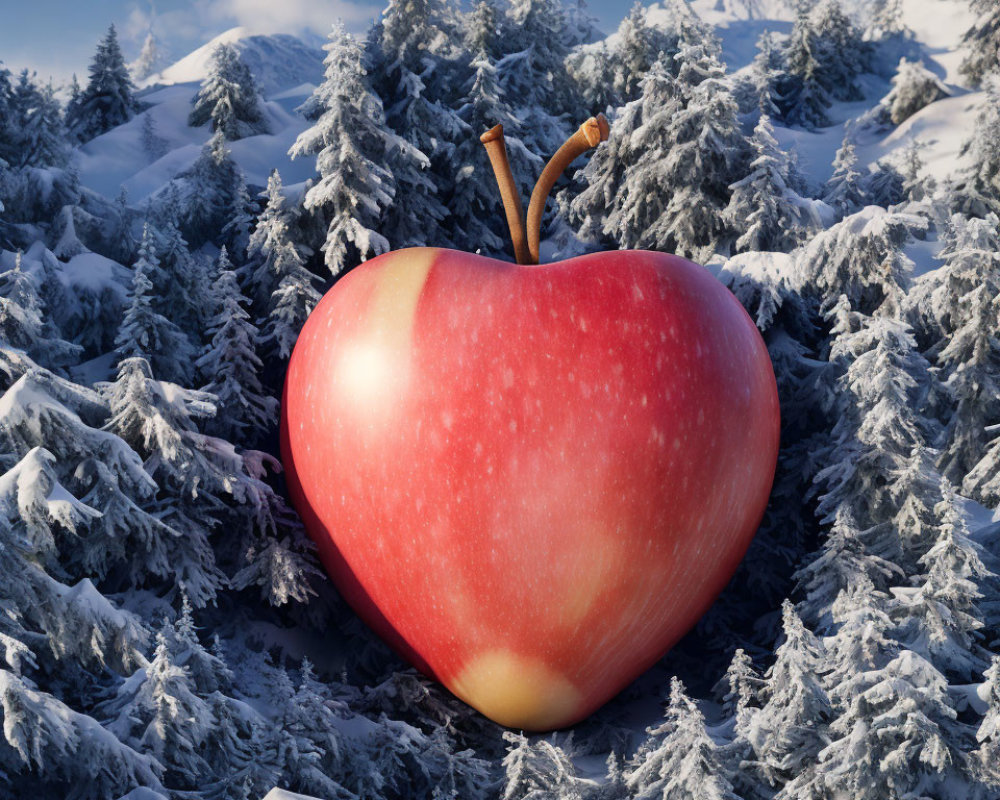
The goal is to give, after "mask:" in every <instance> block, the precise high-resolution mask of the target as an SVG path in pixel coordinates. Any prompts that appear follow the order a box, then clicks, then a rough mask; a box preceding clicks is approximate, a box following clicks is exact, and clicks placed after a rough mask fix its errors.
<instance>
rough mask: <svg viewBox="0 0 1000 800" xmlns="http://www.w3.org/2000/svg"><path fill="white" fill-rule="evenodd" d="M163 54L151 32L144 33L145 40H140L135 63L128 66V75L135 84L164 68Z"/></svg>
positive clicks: (158, 42)
mask: <svg viewBox="0 0 1000 800" xmlns="http://www.w3.org/2000/svg"><path fill="white" fill-rule="evenodd" d="M164 62H165V59H164V54H163V51H162V48H161V47H160V41H159V40H158V39H157V38H156V35H155V34H154V33H153V31H152V30H150V31H148V32H147V33H146V38H145V39H143V40H142V49H141V50H140V51H139V55H138V56H137V57H136V59H135V61H133V62H132V63H131V64H129V65H128V71H129V74H130V75H131V76H132V80H133V81H135V82H136V83H138V82H140V81H144V80H146V78H149V77H151V76H152V75H154V74H155V73H157V72H159V70H160V69H161V68H162V67H163V66H164Z"/></svg>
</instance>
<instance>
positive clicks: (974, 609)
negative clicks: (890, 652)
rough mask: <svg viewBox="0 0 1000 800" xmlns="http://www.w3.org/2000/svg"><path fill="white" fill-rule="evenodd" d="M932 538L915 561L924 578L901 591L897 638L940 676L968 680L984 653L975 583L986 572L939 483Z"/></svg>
mask: <svg viewBox="0 0 1000 800" xmlns="http://www.w3.org/2000/svg"><path fill="white" fill-rule="evenodd" d="M934 513H935V515H936V516H937V518H938V519H939V523H938V525H937V531H936V533H937V539H936V541H935V542H934V544H933V545H932V546H931V547H930V549H928V550H927V552H926V553H924V555H923V556H922V557H921V558H920V561H919V564H920V567H921V568H922V569H923V570H924V574H922V575H919V576H917V577H915V578H914V580H915V581H916V582H917V585H916V587H917V588H916V591H915V592H912V593H910V592H906V593H903V592H901V593H900V594H901V595H902V597H901V602H900V605H899V607H898V608H897V609H895V611H894V614H895V616H897V617H898V618H899V620H900V632H899V637H900V639H901V640H902V641H904V642H905V643H906V645H907V647H909V648H910V649H911V650H914V651H916V652H917V653H920V655H922V656H923V657H924V658H926V659H927V660H928V661H930V662H931V663H932V664H934V666H935V667H937V669H938V670H940V671H941V672H942V674H944V675H945V676H947V677H949V678H952V679H955V680H961V681H965V680H970V679H971V678H972V677H973V676H974V675H977V674H979V673H980V672H982V671H983V670H984V669H985V668H986V666H987V664H988V659H989V654H988V652H987V651H986V650H985V648H984V647H983V646H982V645H981V644H980V641H979V640H980V639H981V633H980V631H981V630H982V628H983V627H984V622H983V613H982V611H981V610H980V609H979V607H978V606H977V601H978V600H979V599H981V598H982V594H981V592H980V591H979V586H978V584H979V582H981V581H982V580H983V579H984V578H986V576H987V575H989V574H990V573H989V572H988V570H987V568H986V566H985V565H984V564H983V561H982V559H981V558H980V553H979V548H978V546H977V545H975V544H974V543H973V541H972V540H971V539H970V538H969V531H968V527H967V526H966V523H965V519H964V518H963V516H962V511H961V509H960V508H959V507H958V502H957V497H956V495H955V490H954V489H953V487H952V486H951V484H950V483H949V482H948V480H947V479H942V485H941V500H940V502H939V503H938V504H937V505H936V506H935V508H934Z"/></svg>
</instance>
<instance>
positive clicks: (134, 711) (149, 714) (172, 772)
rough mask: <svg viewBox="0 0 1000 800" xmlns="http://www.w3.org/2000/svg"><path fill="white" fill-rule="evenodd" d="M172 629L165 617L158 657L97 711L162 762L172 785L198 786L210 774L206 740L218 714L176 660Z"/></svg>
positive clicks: (128, 740) (120, 734) (118, 734)
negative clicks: (169, 635) (170, 637)
mask: <svg viewBox="0 0 1000 800" xmlns="http://www.w3.org/2000/svg"><path fill="white" fill-rule="evenodd" d="M169 629H170V624H169V623H165V624H164V630H161V631H160V633H159V634H157V638H156V651H155V653H154V655H153V660H152V661H150V662H149V664H148V665H147V666H145V667H142V668H141V669H139V670H137V671H136V672H135V673H133V674H132V675H131V676H130V677H129V678H127V679H126V680H125V681H124V682H123V683H122V684H121V685H120V686H119V687H118V690H117V691H116V692H115V694H114V695H113V696H112V697H111V698H109V699H108V700H107V701H105V702H104V703H102V704H101V706H100V707H99V708H98V709H97V712H98V713H99V714H100V715H102V716H103V717H104V718H105V719H106V720H107V723H106V727H107V729H108V730H109V731H111V733H113V734H114V735H115V736H116V737H118V739H119V740H121V741H122V742H125V743H127V744H129V745H130V746H132V747H134V748H135V749H136V750H138V751H140V752H144V753H148V754H149V755H151V756H152V757H153V758H155V759H156V761H157V762H158V763H159V764H162V765H163V767H164V768H165V773H164V783H166V785H167V786H169V787H170V788H172V789H175V790H183V789H197V788H199V785H200V782H201V780H202V779H203V778H204V777H205V776H206V775H208V774H209V767H208V763H207V762H206V761H205V758H204V750H203V746H204V744H205V742H206V740H207V738H208V734H209V731H210V729H211V726H212V722H213V720H212V717H211V710H210V708H209V706H208V703H206V702H205V701H204V700H203V699H201V698H200V697H199V696H198V695H197V693H196V692H195V687H194V685H193V683H192V682H191V678H190V675H188V672H187V670H186V669H184V668H183V667H181V666H179V665H178V664H177V663H176V656H175V654H174V653H173V652H172V648H171V647H170V639H169V638H168V636H167V634H166V633H165V631H167V630H169Z"/></svg>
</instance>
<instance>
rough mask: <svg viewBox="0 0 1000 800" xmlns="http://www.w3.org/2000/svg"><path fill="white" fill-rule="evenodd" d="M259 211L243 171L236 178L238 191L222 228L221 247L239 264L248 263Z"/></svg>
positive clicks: (236, 190)
mask: <svg viewBox="0 0 1000 800" xmlns="http://www.w3.org/2000/svg"><path fill="white" fill-rule="evenodd" d="M259 211H260V208H259V206H258V205H257V203H256V202H255V201H254V200H253V199H252V198H251V197H250V190H249V189H248V188H247V182H246V178H245V177H244V175H243V172H242V170H241V171H239V173H238V174H237V177H236V189H235V191H234V192H233V196H232V203H231V205H230V207H229V208H228V209H227V213H226V217H227V221H226V223H225V224H224V225H223V226H222V231H221V242H220V246H221V247H225V248H226V250H228V251H229V255H230V257H231V258H232V260H233V261H235V262H236V263H237V264H245V263H246V258H247V248H248V247H249V246H250V235H251V233H252V232H253V228H254V224H255V219H256V217H257V216H258V213H259Z"/></svg>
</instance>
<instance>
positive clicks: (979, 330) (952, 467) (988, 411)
mask: <svg viewBox="0 0 1000 800" xmlns="http://www.w3.org/2000/svg"><path fill="white" fill-rule="evenodd" d="M998 277H1000V276H998ZM998 306H1000V303H998V301H997V286H996V283H993V284H992V285H991V284H990V283H982V284H980V285H979V286H977V287H975V288H974V289H973V290H972V291H970V292H969V293H968V294H966V295H964V296H963V297H962V298H961V300H960V301H959V307H960V309H961V310H960V313H961V315H962V320H963V321H962V324H961V325H960V326H959V327H958V328H957V329H956V330H955V332H954V333H953V334H952V336H951V339H950V340H949V341H948V344H947V345H946V346H945V347H944V348H943V349H942V350H941V352H940V355H939V356H938V364H939V365H940V366H941V367H942V368H943V369H944V371H945V372H946V373H947V374H948V379H947V382H946V384H945V385H946V386H947V388H948V390H949V391H950V392H951V395H952V397H953V399H954V404H955V405H954V412H953V413H952V415H951V418H950V420H949V421H948V426H947V428H946V431H945V434H946V437H947V445H946V447H945V448H944V450H943V452H942V454H941V460H940V462H939V467H940V468H941V472H942V473H943V474H944V475H945V476H946V477H948V478H950V479H951V480H952V481H954V482H955V483H958V484H961V482H962V481H963V480H964V479H965V476H966V475H968V474H969V473H970V472H971V471H972V468H973V467H974V466H975V465H976V464H977V462H978V461H979V460H980V459H981V458H982V457H983V455H984V454H985V453H986V449H987V447H988V443H989V435H988V433H987V431H986V427H987V425H989V424H993V423H996V422H997V421H998V420H1000V308H998Z"/></svg>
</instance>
